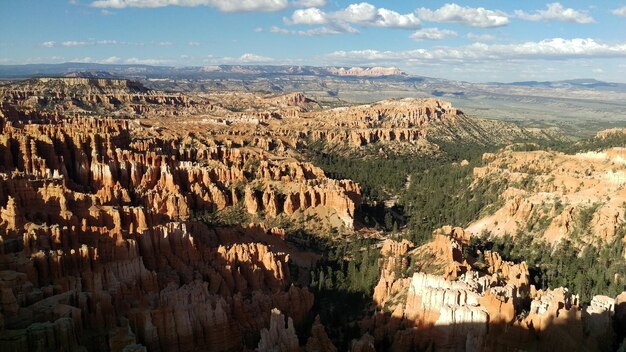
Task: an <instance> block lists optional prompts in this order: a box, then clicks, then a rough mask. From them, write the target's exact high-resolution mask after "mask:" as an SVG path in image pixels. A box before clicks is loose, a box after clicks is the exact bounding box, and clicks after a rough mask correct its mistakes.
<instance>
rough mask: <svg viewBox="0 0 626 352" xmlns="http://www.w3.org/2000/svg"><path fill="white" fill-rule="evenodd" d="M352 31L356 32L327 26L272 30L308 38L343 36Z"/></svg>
mask: <svg viewBox="0 0 626 352" xmlns="http://www.w3.org/2000/svg"><path fill="white" fill-rule="evenodd" d="M351 30H352V31H354V29H333V28H329V27H325V26H323V27H317V28H311V29H307V30H290V29H286V28H281V27H276V26H272V27H271V28H270V32H271V33H278V34H291V35H302V36H307V37H313V36H322V35H335V34H343V33H346V32H350V31H351Z"/></svg>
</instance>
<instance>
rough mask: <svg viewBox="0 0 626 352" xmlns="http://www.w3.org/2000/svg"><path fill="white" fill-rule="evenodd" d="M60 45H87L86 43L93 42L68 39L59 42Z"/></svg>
mask: <svg viewBox="0 0 626 352" xmlns="http://www.w3.org/2000/svg"><path fill="white" fill-rule="evenodd" d="M61 45H63V46H70V47H71V46H87V45H93V42H80V41H75V40H68V41H65V42H63V43H61Z"/></svg>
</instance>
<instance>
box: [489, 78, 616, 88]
mask: <svg viewBox="0 0 626 352" xmlns="http://www.w3.org/2000/svg"><path fill="white" fill-rule="evenodd" d="M491 84H500V85H507V86H523V87H536V88H582V89H606V90H619V91H626V84H624V83H612V82H603V81H598V80H596V79H592V78H581V79H570V80H564V81H541V82H540V81H523V82H512V83H498V82H492V83H491Z"/></svg>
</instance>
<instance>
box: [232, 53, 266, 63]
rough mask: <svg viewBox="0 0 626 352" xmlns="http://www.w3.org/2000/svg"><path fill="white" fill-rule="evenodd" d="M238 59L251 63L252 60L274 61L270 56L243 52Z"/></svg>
mask: <svg viewBox="0 0 626 352" xmlns="http://www.w3.org/2000/svg"><path fill="white" fill-rule="evenodd" d="M239 61H240V62H242V63H252V62H258V63H260V62H271V61H274V59H272V58H271V57H267V56H261V55H257V54H251V53H245V54H243V55H241V56H240V57H239Z"/></svg>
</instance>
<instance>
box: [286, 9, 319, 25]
mask: <svg viewBox="0 0 626 352" xmlns="http://www.w3.org/2000/svg"><path fill="white" fill-rule="evenodd" d="M326 21H327V15H326V13H324V11H322V10H320V9H316V8H310V9H300V10H296V11H294V12H293V14H292V15H291V20H290V21H289V23H291V24H309V25H310V24H324V23H326Z"/></svg>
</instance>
